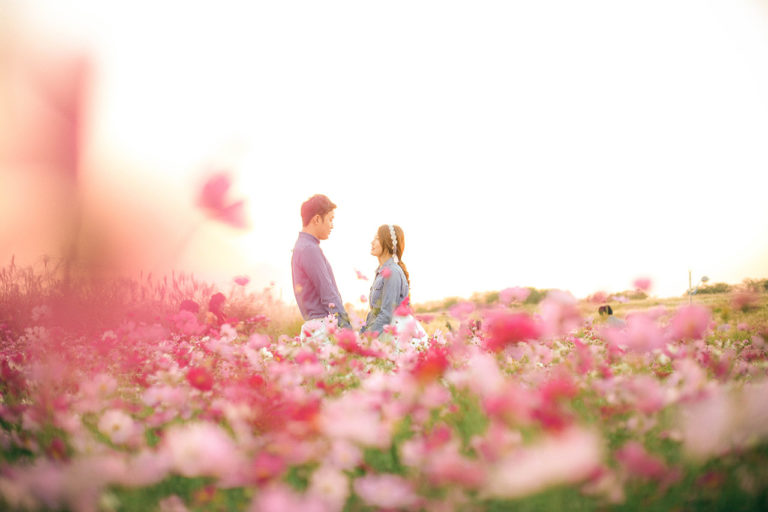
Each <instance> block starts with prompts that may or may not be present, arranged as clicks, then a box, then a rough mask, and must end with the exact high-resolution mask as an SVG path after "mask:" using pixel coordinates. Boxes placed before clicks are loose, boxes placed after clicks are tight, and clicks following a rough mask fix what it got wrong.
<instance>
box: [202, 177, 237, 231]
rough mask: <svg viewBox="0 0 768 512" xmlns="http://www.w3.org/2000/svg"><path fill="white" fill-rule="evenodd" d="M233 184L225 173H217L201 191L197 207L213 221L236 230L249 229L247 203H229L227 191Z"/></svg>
mask: <svg viewBox="0 0 768 512" xmlns="http://www.w3.org/2000/svg"><path fill="white" fill-rule="evenodd" d="M231 184H232V182H231V180H230V178H229V176H227V175H226V174H225V173H217V174H214V175H213V176H211V177H210V178H208V181H206V182H205V185H203V188H202V190H201V191H200V197H199V198H198V200H197V205H198V206H199V207H200V208H202V209H203V210H204V211H205V212H206V214H207V215H208V216H209V217H211V218H212V219H215V220H218V221H219V222H223V223H224V224H228V225H229V226H232V227H234V228H239V229H247V228H248V221H247V220H246V218H245V210H244V209H243V208H244V206H245V201H243V200H240V201H235V202H228V201H227V197H226V196H227V191H228V190H229V187H230V185H231Z"/></svg>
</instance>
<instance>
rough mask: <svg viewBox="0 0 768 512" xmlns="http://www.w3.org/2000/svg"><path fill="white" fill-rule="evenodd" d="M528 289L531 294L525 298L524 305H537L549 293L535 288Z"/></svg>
mask: <svg viewBox="0 0 768 512" xmlns="http://www.w3.org/2000/svg"><path fill="white" fill-rule="evenodd" d="M528 289H529V290H530V291H531V293H530V294H528V297H526V299H525V302H524V304H534V305H535V304H538V303H539V302H541V301H542V299H544V297H546V296H547V294H548V293H549V292H550V290H537V289H536V288H531V287H530V286H529V287H528Z"/></svg>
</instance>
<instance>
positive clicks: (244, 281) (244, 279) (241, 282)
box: [234, 276, 251, 286]
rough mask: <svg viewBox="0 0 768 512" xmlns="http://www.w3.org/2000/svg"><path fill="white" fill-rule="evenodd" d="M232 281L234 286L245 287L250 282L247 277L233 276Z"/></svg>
mask: <svg viewBox="0 0 768 512" xmlns="http://www.w3.org/2000/svg"><path fill="white" fill-rule="evenodd" d="M234 281H235V284H239V285H240V286H245V285H247V284H248V283H250V282H251V279H250V278H249V277H248V276H235V279H234Z"/></svg>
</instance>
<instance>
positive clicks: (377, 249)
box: [371, 234, 384, 258]
mask: <svg viewBox="0 0 768 512" xmlns="http://www.w3.org/2000/svg"><path fill="white" fill-rule="evenodd" d="M383 252H384V249H383V248H382V247H381V241H380V240H379V235H378V234H377V235H376V236H375V237H373V240H372V241H371V255H372V256H376V257H377V258H378V257H379V256H381V255H382V253H383Z"/></svg>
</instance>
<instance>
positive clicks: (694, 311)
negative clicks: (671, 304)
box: [669, 304, 712, 340]
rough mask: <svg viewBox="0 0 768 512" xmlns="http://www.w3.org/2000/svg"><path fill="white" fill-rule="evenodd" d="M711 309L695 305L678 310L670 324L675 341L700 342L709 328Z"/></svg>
mask: <svg viewBox="0 0 768 512" xmlns="http://www.w3.org/2000/svg"><path fill="white" fill-rule="evenodd" d="M711 319H712V313H711V312H710V311H709V308H707V307H704V306H699V305H698V304H693V305H691V306H683V307H681V308H680V309H678V310H677V313H675V316H673V317H672V320H670V323H669V334H670V336H671V337H672V339H675V340H699V339H701V338H703V337H704V333H706V332H707V329H708V328H709V322H710V320H711Z"/></svg>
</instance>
